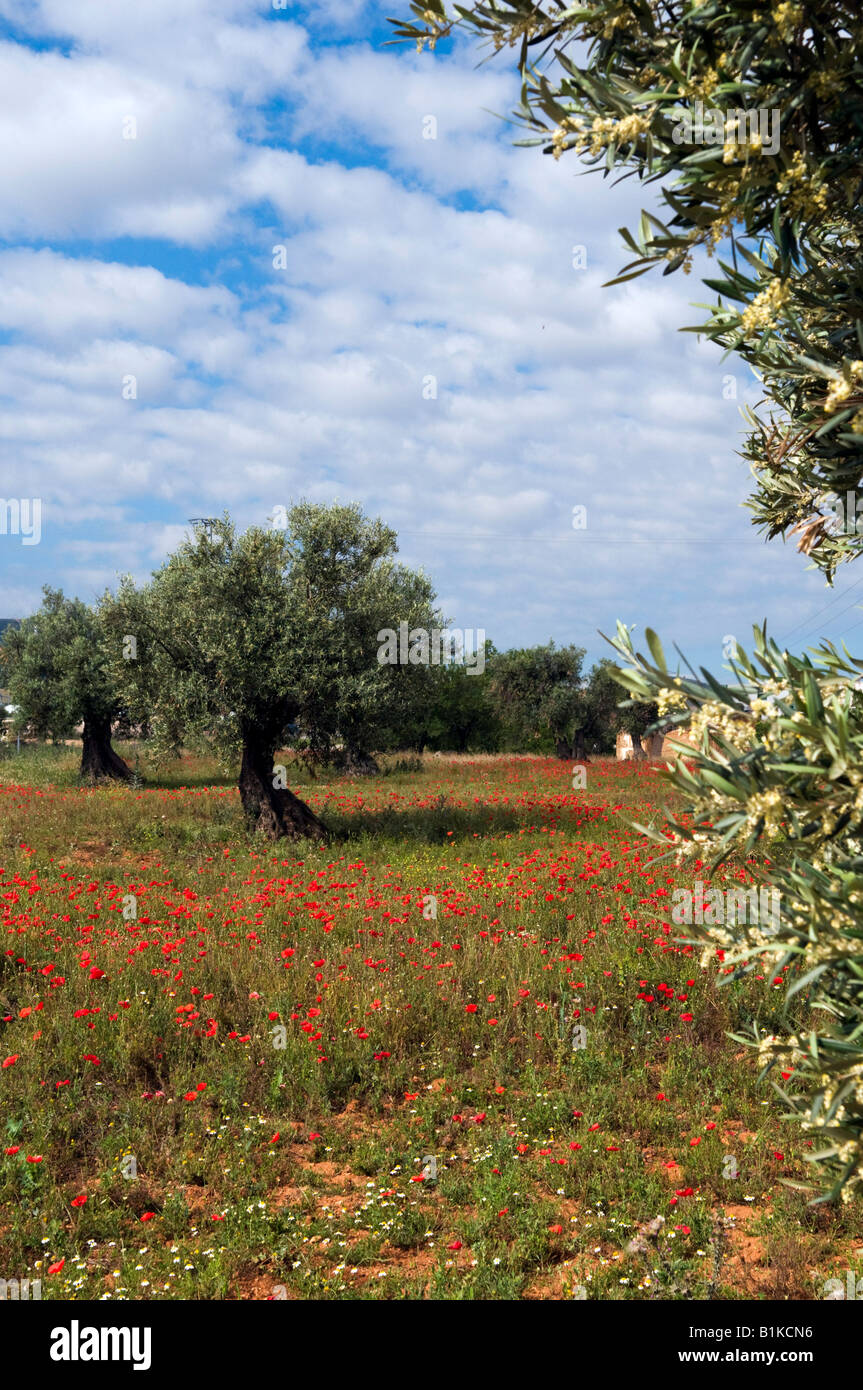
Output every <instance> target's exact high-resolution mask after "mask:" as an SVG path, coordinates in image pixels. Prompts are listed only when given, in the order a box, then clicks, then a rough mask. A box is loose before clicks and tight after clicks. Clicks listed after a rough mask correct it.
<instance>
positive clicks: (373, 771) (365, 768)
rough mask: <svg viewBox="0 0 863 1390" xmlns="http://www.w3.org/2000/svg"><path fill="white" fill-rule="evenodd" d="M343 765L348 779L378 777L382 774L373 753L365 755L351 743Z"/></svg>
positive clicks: (346, 750)
mask: <svg viewBox="0 0 863 1390" xmlns="http://www.w3.org/2000/svg"><path fill="white" fill-rule="evenodd" d="M341 763H342V770H343V772H344V774H345V776H346V777H376V776H377V775H378V773H379V772H380V768H379V767H378V764H377V763H376V762H375V759H374V758H373V757H372V755H371V753H364V752H363V751H362V749H361V748H354V747H353V745H352V744H350V743H349V744H347V745H346V747H345V750H344V753H343V754H342V759H341Z"/></svg>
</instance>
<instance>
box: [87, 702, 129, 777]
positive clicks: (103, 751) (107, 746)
mask: <svg viewBox="0 0 863 1390" xmlns="http://www.w3.org/2000/svg"><path fill="white" fill-rule="evenodd" d="M82 742H83V748H82V749H81V776H82V777H92V778H94V779H96V780H99V781H101V780H103V779H104V778H106V777H114V778H118V779H121V780H122V781H126V782H127V781H129V779H130V778H131V776H132V769H131V768H130V767H129V765H128V763H125V762H124V761H123V759H122V758H121V757H120V754H119V753H116V752H115V751H114V749H113V748H112V747H111V721H110V719H109V718H107V716H100V717H98V718H94V717H92V716H90V717H88V718H86V719H85V720H84V732H83V735H82Z"/></svg>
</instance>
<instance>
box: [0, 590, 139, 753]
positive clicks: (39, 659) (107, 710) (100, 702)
mask: <svg viewBox="0 0 863 1390" xmlns="http://www.w3.org/2000/svg"><path fill="white" fill-rule="evenodd" d="M43 595H44V597H43V600H42V605H41V607H40V608H39V610H38V612H36V613H34V614H32V615H31V616H30V617H28V618H24V619H23V620H22V622H21V623H20V624H19V625H17V626H14V625H12V624H9V626H7V627H6V629H5V630H4V632H3V637H2V642H0V678H2V682H3V684H4V685H5V686H6V687H7V688H8V690H9V700H10V703H11V704H12V705H13V706H17V710H16V713H15V721H14V723H15V727H17V728H18V729H19V730H23V729H30V730H31V731H32V732H33V733H34V734H35V735H36V737H37V738H50V739H54V740H60V739H66V738H69V737H70V736H71V735H72V734H73V733H74V731H75V729H76V728H77V726H78V725H79V724H80V725H81V726H82V728H81V740H82V749H81V776H82V777H92V778H95V779H102V778H118V779H123V780H125V779H128V778H130V777H131V776H132V771H131V768H129V766H128V765H127V764H126V763H125V762H124V761H123V759H122V758H121V757H120V755H119V753H117V752H116V751H115V750H114V748H113V747H112V744H111V730H112V725H113V724H114V722H115V721H116V720H117V719H118V718H119V716H120V715H121V713H122V710H123V703H122V699H121V697H120V694H119V691H118V687H117V684H116V682H115V680H114V678H113V676H112V673H111V670H110V661H109V652H108V649H107V646H106V635H105V631H104V628H103V626H102V624H101V622H100V621H99V617H98V614H97V613H96V612H95V611H94V610H93V609H92V608H89V607H88V606H87V604H86V603H83V602H82V600H81V599H77V598H75V599H70V598H66V597H65V596H64V594H63V591H62V590H61V589H52V588H50V587H48V586H46V587H45V588H44V589H43Z"/></svg>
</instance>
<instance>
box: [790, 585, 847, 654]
mask: <svg viewBox="0 0 863 1390" xmlns="http://www.w3.org/2000/svg"><path fill="white" fill-rule="evenodd" d="M861 584H863V576H861V577H860V579H855V580H854V582H853V584H849V585H847V587H846V588H844V589H840V591H839V593H838V594H834V596H833V598H832V599H830V601H829V603H825V604H824V606H823V608H818V609H816V611H815V612H814V613H812V614H810V616H809V617H808V618H804V619H803V621H802V622H799V623H798V624H797V626H796V627H793V628H792V629H791V631H790V632H786V634H785V636H784V637H781V638H780V639H779V640H780V641H781V642H787V641H788V638H789V637H792V636H793V635H794V633H795V632H799V630H800V628H802V627H808V626H809V624H810V623H813V622H815V620H816V619H817V618H819V617H820V616H821V614H822V613H826V612H827V609H828V608H832V607H833V604H834V603H838V602H839V600H840V598H844V597H845V595H846V594H850V592H851V590H852V589H856V588H858V587H859V585H861ZM856 602H857V600H856V599H855V600H854V601H853V602H851V603H846V605H845V607H844V608H840V609H839V612H838V613H834V614H833V616H832V617H831V619H830V621H831V623H832V622H834V621H835V619H836V618H838V617H840V616H841V614H842V613H847V612H848V609H849V608H854V607H855V605H856ZM810 635H811V634H810Z"/></svg>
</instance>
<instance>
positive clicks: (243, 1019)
mask: <svg viewBox="0 0 863 1390" xmlns="http://www.w3.org/2000/svg"><path fill="white" fill-rule="evenodd" d="M125 756H127V757H129V758H130V761H132V760H134V756H135V754H134V750H131V752H129V751H128V750H127V751H126V753H125ZM76 770H77V756H76V753H75V750H73V749H71V748H70V749H65V748H62V749H58V750H54V749H50V748H47V749H42V750H27V749H25V750H24V751H23V752H22V753H21V754H20V755H18V756H17V757H16V756H10V757H7V758H6V759H5V760H4V761H3V762H2V763H0V806H2V812H0V826H2V829H0V902H2V921H3V938H4V944H3V956H2V965H0V1018H2V1028H3V1039H2V1044H0V1061H2V1068H0V1101H2V1109H0V1115H2V1118H0V1276H2V1277H4V1278H5V1279H7V1280H11V1279H18V1280H22V1279H30V1280H31V1281H32V1280H40V1281H41V1296H42V1298H43V1299H58V1300H87V1299H104V1300H108V1299H118V1300H125V1299H136V1300H137V1299H178V1300H183V1299H191V1300H223V1299H228V1300H232V1299H260V1300H265V1299H401V1298H409V1299H425V1298H428V1299H538V1300H542V1299H563V1298H577V1299H584V1298H586V1299H602V1300H630V1299H637V1300H646V1299H649V1300H691V1299H705V1298H707V1299H717V1300H735V1299H748V1298H766V1299H816V1298H822V1297H823V1296H824V1294H823V1291H822V1290H823V1285H824V1283H825V1281H826V1280H827V1279H830V1278H834V1277H839V1278H844V1272H845V1271H846V1270H852V1271H855V1272H856V1275H857V1276H858V1277H859V1276H860V1274H863V1258H861V1257H863V1251H860V1252H859V1253H858V1246H859V1245H860V1244H861V1242H860V1240H859V1238H858V1237H857V1234H856V1230H855V1220H854V1211H853V1208H849V1207H847V1206H846V1207H842V1206H839V1207H833V1206H827V1205H820V1206H811V1205H808V1194H807V1193H806V1192H805V1191H801V1190H800V1189H798V1188H795V1187H794V1186H792V1185H790V1184H792V1183H794V1182H797V1183H801V1184H802V1183H805V1182H806V1179H807V1163H806V1157H807V1147H806V1146H807V1143H811V1141H807V1139H806V1137H805V1133H803V1134H801V1132H800V1130H799V1128H797V1127H795V1126H793V1125H791V1124H790V1123H788V1122H786V1121H784V1120H783V1118H782V1103H781V1101H780V1100H779V1099H778V1098H777V1096H776V1094H775V1092H774V1091H773V1089H772V1088H771V1086H770V1084H769V1082H768V1081H765V1080H762V1081H759V1078H758V1065H757V1061H754V1060H753V1057H752V1054H751V1053H750V1052H749V1051H748V1050H747V1049H746V1048H745V1047H744V1045H743V1044H742V1043H740V1042H737V1041H735V1040H734V1038H732V1037H729V1034H734V1033H741V1034H742V1033H745V1032H746V1031H747V1029H748V1027H749V1025H750V1023H751V1022H753V1021H758V1022H759V1023H760V1025H761V1026H762V1027H763V1028H767V1029H769V1028H770V1027H771V1023H772V1021H774V1020H777V1021H778V1019H779V1018H780V1016H781V1013H782V1009H783V1006H784V997H785V992H786V987H787V980H786V979H785V978H784V977H775V978H774V977H773V976H772V975H771V972H770V968H769V966H767V965H765V969H764V971H763V972H760V971H756V972H754V973H753V974H752V975H749V976H747V977H746V978H741V979H735V980H733V981H731V980H729V978H728V977H729V967H727V966H726V965H725V964H724V961H723V960H722V958H721V953H717V952H712V951H707V952H705V950H704V948H703V947H701V946H698V945H695V946H693V945H689V944H686V943H685V941H684V940H683V939H682V938H683V937H684V936H685V931H683V930H682V929H681V928H680V927H677V926H675V924H674V923H673V922H672V920H671V904H672V894H673V891H674V889H675V888H681V887H684V888H687V889H690V890H691V889H692V887H693V881H694V880H696V879H697V878H698V871H699V870H700V869H701V868H702V866H701V865H699V864H698V863H697V862H696V863H695V864H694V865H692V864H690V865H687V866H686V867H681V866H679V865H677V864H675V862H674V861H673V860H672V861H667V862H664V863H662V864H659V865H655V864H654V865H651V863H650V860H651V858H652V857H653V855H654V854H655V851H654V850H653V849H652V848H651V847H650V845H649V844H648V842H647V840H646V838H645V837H644V836H642V835H640V834H639V833H637V832H636V831H635V830H634V829H633V828H632V825H631V822H632V821H636V822H639V823H641V824H645V823H647V822H648V821H650V820H658V821H659V823H661V820H662V807H663V805H665V804H666V789H665V787H664V784H663V782H662V777H661V773H662V766H661V764H657V763H616V762H613V761H610V760H609V761H595V762H592V763H591V764H590V766H589V771H588V779H587V781H588V785H587V788H586V789H585V790H579V791H573V789H572V785H571V767H570V765H569V764H568V763H563V762H559V761H558V760H556V759H551V758H549V759H544V758H538V757H514V756H509V757H503V756H500V757H498V756H487V757H484V756H473V757H471V756H462V757H441V756H426V757H425V758H423V759H419V758H415V759H399V758H397V757H395V756H392V757H390V758H389V759H388V760H387V759H385V760H384V764H383V766H382V775H380V776H379V777H377V778H374V779H350V778H341V779H338V780H327V779H326V777H324V776H320V777H319V778H317V779H311V778H310V777H309V775H308V773H307V772H305V770H303V769H301V768H299V767H298V768H295V769H294V771H295V773H296V777H295V780H294V782H293V785H301V784H302V793H301V794H302V796H303V798H304V799H305V800H307V801H308V803H309V805H311V806H312V808H313V809H314V811H315V812H316V813H317V814H318V815H320V816H321V817H322V819H323V820H324V822H325V824H326V825H327V827H328V830H329V832H330V834H329V838H328V840H327V842H326V843H325V844H324V845H323V846H314V847H313V846H309V845H307V844H303V845H302V846H300V847H298V846H296V845H293V844H291V843H289V842H287V841H282V842H280V843H278V844H276V845H272V844H265V843H262V842H261V841H260V840H258V839H256V838H254V837H251V836H249V835H248V834H247V833H246V830H245V828H244V824H243V819H242V814H241V808H240V803H239V797H238V794H237V791H236V789H235V787H234V786H233V785H232V783H231V779H230V778H229V777H227V776H226V775H224V774H223V773H220V772H219V770H218V768H217V766H216V764H215V763H214V762H210V761H208V760H205V759H203V758H199V757H194V756H191V755H186V756H184V757H183V758H182V759H178V760H177V761H175V762H173V763H171V764H169V765H167V767H163V768H161V769H159V770H158V771H157V770H153V769H150V768H149V767H147V766H146V765H142V766H141V772H142V773H143V774H144V780H143V781H142V782H140V783H139V784H136V785H132V786H109V787H97V788H87V787H82V786H79V785H78V784H77V782H76ZM749 867H751V866H749ZM725 875H726V878H727V880H728V881H729V882H732V881H734V882H741V883H745V882H746V881H748V880H749V873H748V866H747V865H745V864H736V865H735V864H732V865H730V866H729V867H728V868H727V869H726V871H725ZM704 876H705V875H704V874H702V877H704ZM723 980H724V981H725V983H723ZM799 1007H801V1008H802V1007H803V1005H800V1006H799Z"/></svg>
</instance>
